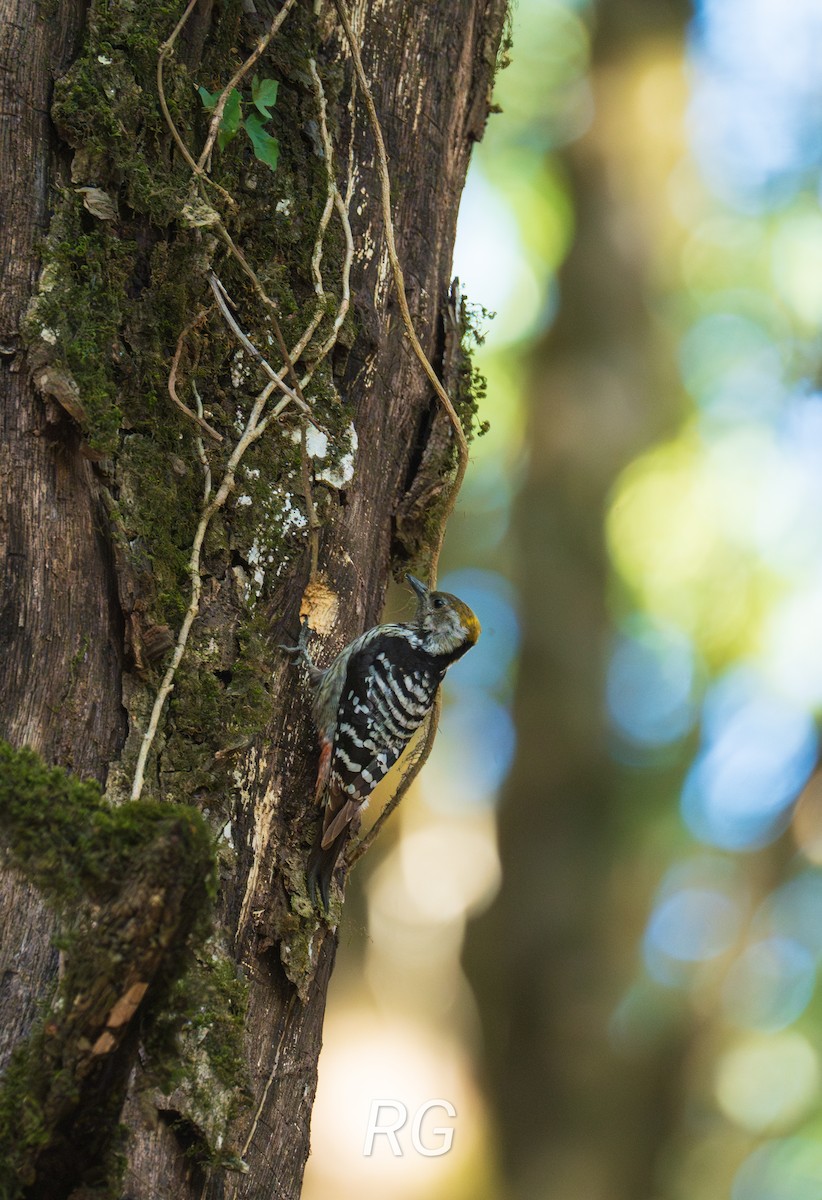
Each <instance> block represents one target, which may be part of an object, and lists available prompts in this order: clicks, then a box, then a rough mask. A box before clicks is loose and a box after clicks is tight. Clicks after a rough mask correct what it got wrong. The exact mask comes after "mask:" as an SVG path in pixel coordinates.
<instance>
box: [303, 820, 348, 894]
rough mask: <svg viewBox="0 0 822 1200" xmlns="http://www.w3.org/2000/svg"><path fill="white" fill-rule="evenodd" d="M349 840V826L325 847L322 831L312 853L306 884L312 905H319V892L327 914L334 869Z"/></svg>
mask: <svg viewBox="0 0 822 1200" xmlns="http://www.w3.org/2000/svg"><path fill="white" fill-rule="evenodd" d="M347 840H348V826H347V825H346V826H345V828H344V829H343V830H342V831H341V832H340V833H338V834H337V836H336V837H335V838H334V840H333V841H332V842H331V843H330V844H329V845H323V834H322V831H321V832H320V833H319V834H318V836H317V840H316V842H315V843H314V849H313V850H312V851H311V857H310V858H309V860H308V870H307V871H306V883H307V884H308V894H309V896H310V897H311V903H312V904H316V903H317V892H318V891H319V894H320V901H321V904H322V907H323V909H324V910H325V911H326V912H328V910H329V907H330V898H331V880H332V879H333V877H334V869H335V867H336V866H337V863H338V861H339V859H340V855H341V854H342V851H343V847H344V846H345V843H346V841H347Z"/></svg>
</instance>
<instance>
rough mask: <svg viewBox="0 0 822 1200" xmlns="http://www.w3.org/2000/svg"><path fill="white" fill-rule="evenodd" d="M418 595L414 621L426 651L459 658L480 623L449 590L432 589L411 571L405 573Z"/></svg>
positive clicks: (467, 647) (468, 645)
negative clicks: (438, 590)
mask: <svg viewBox="0 0 822 1200" xmlns="http://www.w3.org/2000/svg"><path fill="white" fill-rule="evenodd" d="M405 578H406V579H407V581H408V584H409V586H410V587H411V588H413V590H414V592H415V593H416V595H417V617H416V624H417V627H418V629H419V631H420V633H421V634H422V636H423V639H424V641H423V644H424V646H425V649H426V650H427V651H428V653H429V654H434V655H447V656H448V657H449V658H451V659H455V658H459V657H460V656H461V655H463V654H465V652H466V650H470V649H471V647H472V646H473V645H474V644H475V642H476V640H477V638H478V637H479V635H480V623H479V621H478V620H477V618H476V617H475V616H474V614H473V613H472V611H471V609H470V608H469V607H468V605H467V604H465V603H464V601H462V600H460V599H458V597H457V596H452V595H451V593H450V592H432V591H430V590H429V589H428V588H427V587H426V586H425V584H424V583H423V582H422V581H421V580H419V579H416V578H415V577H414V576H413V575H410V574H409V575H406V577H405Z"/></svg>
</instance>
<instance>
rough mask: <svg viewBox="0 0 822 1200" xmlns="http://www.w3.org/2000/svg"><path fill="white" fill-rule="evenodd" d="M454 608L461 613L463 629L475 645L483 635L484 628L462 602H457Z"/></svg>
mask: <svg viewBox="0 0 822 1200" xmlns="http://www.w3.org/2000/svg"><path fill="white" fill-rule="evenodd" d="M454 608H455V609H456V610H457V612H458V613H459V615H460V620H461V621H462V627H463V629H464V630H465V632H466V633H467V634H468V637H469V639H470V641H471V643H472V644H473V643H474V642H475V641H476V640H477V638H478V637H479V635H480V634H481V633H482V627H481V626H480V623H479V621H478V620H477V618H476V617H475V616H474V614H473V613H472V611H471V609H470V608H469V607H468V605H467V604H464V603H463V602H462V600H455V602H454Z"/></svg>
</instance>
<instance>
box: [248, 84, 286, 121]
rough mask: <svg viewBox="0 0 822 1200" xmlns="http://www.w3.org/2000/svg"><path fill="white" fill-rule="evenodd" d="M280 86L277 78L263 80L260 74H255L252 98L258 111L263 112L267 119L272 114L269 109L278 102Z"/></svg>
mask: <svg viewBox="0 0 822 1200" xmlns="http://www.w3.org/2000/svg"><path fill="white" fill-rule="evenodd" d="M279 87H280V85H279V83H278V82H277V80H276V79H263V80H261V79H260V77H259V76H258V75H255V76H254V78H253V79H252V81H251V99H252V100H253V101H254V106H255V108H256V109H257V111H258V112H260V113H262V115H263V116H264V117H265V119H266V120H268V119H269V117H270V116H271V113H270V111H269V110H270V109H271V107H272V106H273V105H274V104H276V103H277V92H278V91H279Z"/></svg>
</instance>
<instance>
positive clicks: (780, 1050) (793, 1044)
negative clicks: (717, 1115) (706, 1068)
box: [716, 1033, 819, 1134]
mask: <svg viewBox="0 0 822 1200" xmlns="http://www.w3.org/2000/svg"><path fill="white" fill-rule="evenodd" d="M818 1093H819V1060H818V1057H817V1054H816V1051H815V1050H814V1048H813V1046H812V1045H811V1044H810V1042H809V1041H808V1039H807V1038H805V1037H803V1036H802V1034H800V1033H780V1034H777V1035H775V1036H774V1037H746V1038H744V1039H741V1040H739V1041H738V1042H735V1043H733V1044H732V1045H731V1046H730V1047H729V1048H728V1049H727V1050H726V1051H725V1052H724V1054H723V1055H722V1056H721V1058H720V1059H719V1062H718V1064H717V1073H716V1097H717V1101H718V1103H719V1107H720V1108H721V1109H722V1111H723V1112H724V1113H725V1115H726V1116H727V1117H729V1118H730V1120H732V1121H735V1122H736V1124H737V1125H740V1126H741V1127H742V1128H743V1129H746V1130H748V1131H749V1132H750V1133H756V1134H767V1133H771V1134H772V1133H776V1132H780V1131H781V1130H782V1129H785V1128H791V1127H792V1126H793V1125H795V1123H796V1122H797V1120H799V1118H800V1117H803V1116H804V1115H805V1114H806V1113H807V1112H808V1111H809V1110H810V1108H811V1107H812V1105H813V1104H814V1103H815V1101H816V1100H817V1097H818Z"/></svg>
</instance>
